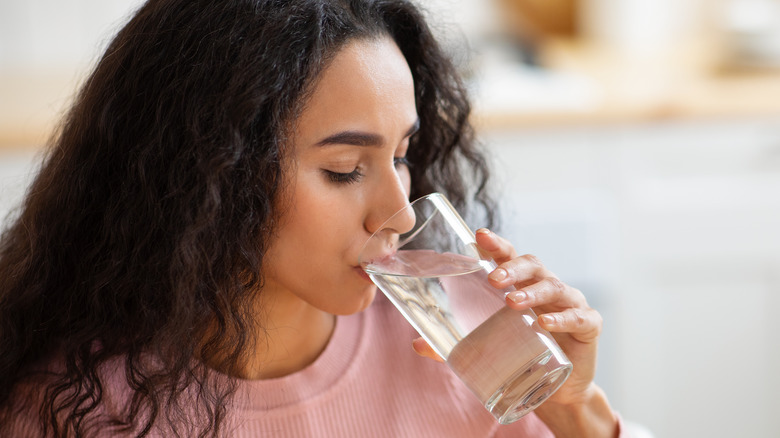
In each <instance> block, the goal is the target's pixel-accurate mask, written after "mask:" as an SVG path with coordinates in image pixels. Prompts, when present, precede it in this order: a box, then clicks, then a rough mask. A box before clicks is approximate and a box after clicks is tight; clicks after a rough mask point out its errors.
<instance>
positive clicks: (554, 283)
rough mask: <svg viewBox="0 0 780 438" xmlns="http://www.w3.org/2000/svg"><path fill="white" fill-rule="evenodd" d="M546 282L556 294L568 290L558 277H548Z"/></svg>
mask: <svg viewBox="0 0 780 438" xmlns="http://www.w3.org/2000/svg"><path fill="white" fill-rule="evenodd" d="M546 281H547V283H548V284H549V285H550V288H551V289H552V290H553V291H554V292H563V291H565V290H566V285H565V284H564V283H563V282H562V281H561V280H559V279H558V278H556V277H547V278H546Z"/></svg>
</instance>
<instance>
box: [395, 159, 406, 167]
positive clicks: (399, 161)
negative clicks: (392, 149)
mask: <svg viewBox="0 0 780 438" xmlns="http://www.w3.org/2000/svg"><path fill="white" fill-rule="evenodd" d="M393 165H395V167H398V166H405V167H409V166H410V164H409V160H408V159H407V158H406V157H395V158H393Z"/></svg>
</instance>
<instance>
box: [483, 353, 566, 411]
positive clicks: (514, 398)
mask: <svg viewBox="0 0 780 438" xmlns="http://www.w3.org/2000/svg"><path fill="white" fill-rule="evenodd" d="M571 370H572V365H571V363H569V362H563V363H562V362H559V361H558V357H557V356H556V355H554V354H553V353H552V352H551V351H550V350H547V351H545V352H544V353H542V354H540V355H539V356H537V357H536V358H534V359H533V360H531V361H530V362H528V364H526V366H525V367H523V368H521V369H520V370H518V371H517V372H516V373H515V374H513V375H512V377H510V378H509V379H507V382H506V383H505V384H503V385H502V386H501V387H500V388H498V390H497V391H496V392H495V393H494V394H493V395H492V396H491V397H490V398H489V399H488V401H487V403H485V408H487V410H488V411H490V413H491V414H493V416H494V417H496V418H497V419H498V422H499V423H501V424H509V423H512V422H515V421H517V420H519V419H520V418H522V417H523V416H524V415H526V414H528V413H529V412H531V411H533V410H534V409H536V408H537V407H538V406H539V405H540V404H542V402H544V401H545V400H547V398H548V397H550V396H551V395H552V394H553V393H554V392H555V391H556V390H558V388H560V386H561V385H562V384H563V382H565V381H566V378H567V377H569V374H571Z"/></svg>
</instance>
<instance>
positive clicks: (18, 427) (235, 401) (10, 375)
mask: <svg viewBox="0 0 780 438" xmlns="http://www.w3.org/2000/svg"><path fill="white" fill-rule="evenodd" d="M468 115H469V106H468V103H467V100H466V97H465V93H464V91H463V88H462V87H461V85H460V83H459V82H458V80H457V77H456V75H455V73H454V71H453V68H452V66H451V65H450V64H449V62H448V61H447V59H446V58H445V57H444V56H443V54H442V52H441V50H440V49H439V48H438V46H437V45H436V42H435V41H434V39H433V37H432V36H431V34H430V31H429V30H428V28H427V27H426V25H425V23H424V21H423V19H422V18H421V16H420V14H419V12H418V11H417V10H416V9H415V8H414V7H413V6H412V5H411V4H409V3H407V2H406V1H403V0H392V1H371V0H352V1H346V0H342V1H337V0H333V1H327V0H319V1H314V0H285V1H272V0H235V1H229V2H206V1H192V0H150V1H149V2H148V3H147V4H145V5H144V6H143V7H141V8H140V9H139V11H138V12H137V13H136V14H135V16H134V17H133V18H132V19H131V21H130V22H129V23H128V24H127V25H126V26H125V27H124V28H123V29H122V30H121V31H120V32H119V34H118V35H117V37H116V38H115V39H114V41H113V42H112V43H111V44H110V46H109V48H108V49H107V51H106V53H105V55H104V56H103V58H102V59H101V60H100V62H99V63H98V65H97V67H96V69H95V71H94V72H93V74H92V75H91V76H90V78H89V79H88V80H87V82H86V84H85V85H84V88H83V89H82V91H81V93H80V95H79V96H78V99H77V101H76V102H75V104H74V106H73V108H72V109H71V111H70V113H69V114H68V116H67V118H66V120H65V121H64V123H63V125H62V126H61V129H60V132H59V134H58V136H57V138H56V141H55V145H54V148H53V149H52V150H51V152H50V154H49V156H48V158H47V159H46V160H45V162H44V164H43V166H42V168H41V171H40V174H39V175H38V177H37V179H36V180H35V182H34V183H33V185H32V187H31V188H30V191H29V193H28V196H27V198H26V200H25V202H24V204H23V206H22V209H21V211H20V213H19V216H18V218H17V219H16V220H15V221H14V222H13V223H12V224H11V226H10V227H9V229H8V230H7V231H6V232H5V234H4V235H3V238H2V243H1V244H0V350H1V351H2V352H3V354H2V355H0V412H1V414H0V415H1V416H0V424H1V426H0V432H2V433H0V434H3V433H5V434H7V435H11V436H16V435H22V436H38V435H43V436H117V435H120V436H121V435H127V436H144V435H152V436H240V434H247V435H251V436H258V435H259V436H469V437H471V436H544V434H548V435H549V434H550V433H551V432H554V433H556V435H558V436H567V435H568V436H615V435H616V434H618V433H619V421H618V419H617V416H616V414H614V413H613V412H612V410H611V409H610V407H609V405H608V403H607V400H606V398H605V396H604V395H603V393H602V392H601V390H599V389H598V388H597V387H596V386H595V385H594V384H593V383H592V379H593V371H594V368H595V356H596V341H597V338H598V334H599V332H600V317H599V316H598V314H597V313H596V312H595V311H593V310H592V309H590V308H589V307H588V306H587V303H586V302H585V299H584V298H583V297H582V294H580V293H579V292H578V291H576V290H575V289H573V288H571V287H569V286H566V285H565V284H563V283H561V282H560V281H559V280H557V279H556V278H555V277H554V275H553V274H552V273H550V272H548V271H547V270H545V269H544V267H543V266H542V265H541V264H540V263H538V262H537V261H536V260H535V259H534V258H533V257H531V256H523V257H518V256H517V254H516V253H515V251H514V249H513V248H512V247H511V245H509V244H508V243H507V242H506V241H504V240H503V239H501V238H500V237H498V236H496V235H495V234H493V233H491V232H489V231H487V230H481V231H480V232H479V233H478V236H479V243H480V245H481V246H482V247H483V248H484V249H485V250H486V251H488V252H489V253H491V254H492V255H493V256H494V257H495V258H496V259H497V261H498V262H499V263H501V267H500V268H499V269H497V270H496V271H495V272H493V273H492V274H491V279H492V280H491V281H492V282H493V284H494V285H495V286H496V287H505V286H507V285H509V284H516V285H517V286H519V287H520V292H517V293H515V294H512V295H510V297H509V298H508V301H507V302H508V305H510V306H511V307H514V308H526V307H534V308H535V309H536V310H537V311H538V312H539V313H540V315H541V316H540V324H542V325H543V326H544V327H545V328H547V329H548V330H550V331H551V332H553V333H554V334H555V336H556V338H557V339H558V341H559V343H560V344H561V346H562V348H563V349H564V350H565V352H566V353H567V355H568V356H569V358H570V359H572V361H573V362H574V365H575V368H574V373H573V374H572V376H571V377H570V378H569V380H568V381H567V382H566V384H565V385H564V386H563V387H562V388H561V389H560V390H559V391H558V392H557V393H556V394H555V395H554V396H553V397H552V398H551V399H550V400H549V401H548V402H547V403H545V404H544V405H542V406H541V407H540V408H538V409H537V410H536V411H535V413H534V414H531V415H529V416H527V417H525V418H523V419H521V420H520V421H518V422H516V423H513V424H512V425H509V426H498V425H497V423H495V421H494V420H493V419H492V417H491V416H490V414H488V413H487V411H485V410H484V409H483V408H482V407H481V406H480V403H479V402H478V401H477V400H476V398H475V397H473V396H471V395H470V394H469V393H468V391H467V390H466V389H465V388H464V387H463V386H462V385H461V384H460V383H459V382H457V381H456V379H455V378H454V377H453V376H452V374H451V373H449V371H448V369H447V368H446V366H444V365H442V364H439V363H436V362H435V361H430V360H426V359H422V358H419V357H417V356H416V355H414V354H412V353H411V350H412V349H411V348H409V345H408V342H409V339H411V338H410V336H412V331H411V329H410V328H409V326H408V324H406V323H405V321H403V319H402V318H401V317H400V316H398V314H397V312H395V311H394V310H393V308H392V306H390V305H389V304H388V303H387V302H386V301H385V300H384V299H383V298H380V297H377V298H376V300H374V298H375V293H376V289H375V287H374V286H373V285H372V284H370V282H368V281H366V280H365V277H364V276H363V275H361V273H360V270H359V268H358V265H357V251H359V249H360V247H361V245H362V243H363V242H365V240H366V239H367V238H368V236H369V235H370V234H371V233H372V232H373V231H375V230H376V228H377V227H378V226H379V225H380V224H381V223H382V222H383V221H384V219H387V218H388V217H389V216H390V215H391V214H392V213H393V212H395V211H396V210H398V209H399V208H401V207H402V206H403V205H405V203H406V202H408V200H409V198H410V197H412V198H416V197H418V196H420V195H423V194H426V193H429V192H432V191H441V192H444V193H446V194H447V195H448V197H449V198H450V199H451V200H452V201H453V203H454V204H455V206H456V207H457V208H459V209H460V210H462V211H463V210H466V209H467V208H469V207H478V206H481V208H482V210H481V212H482V213H481V215H482V216H484V217H485V218H487V220H488V222H489V220H490V218H492V210H491V203H490V202H489V200H488V198H487V195H486V193H485V182H486V179H487V170H486V166H485V163H484V160H483V158H482V156H481V155H480V153H479V152H478V151H477V149H476V148H475V146H474V144H473V141H472V135H471V128H470V126H469V124H468ZM464 175H465V176H464ZM477 214H480V211H477ZM337 315H338V316H337ZM404 333H408V336H405V334H404ZM414 348H415V350H417V351H418V352H419V353H420V354H422V355H427V356H431V357H433V356H435V355H434V354H433V353H432V352H431V350H430V348H429V347H428V346H427V345H425V343H424V342H422V341H421V340H419V339H417V340H415V341H414Z"/></svg>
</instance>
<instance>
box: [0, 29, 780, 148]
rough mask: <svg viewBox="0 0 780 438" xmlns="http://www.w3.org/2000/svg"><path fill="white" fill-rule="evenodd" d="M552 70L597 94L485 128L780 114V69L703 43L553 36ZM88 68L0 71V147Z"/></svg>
mask: <svg viewBox="0 0 780 438" xmlns="http://www.w3.org/2000/svg"><path fill="white" fill-rule="evenodd" d="M543 59H544V62H545V64H546V65H547V66H549V68H551V69H552V71H559V72H566V73H570V74H576V75H580V76H582V77H583V78H587V79H588V80H589V82H590V83H591V84H592V86H593V89H594V90H593V91H594V93H595V94H596V95H597V96H598V99H597V100H596V101H594V102H593V103H592V104H591V105H589V106H587V107H580V108H566V107H560V108H558V107H546V108H541V109H528V108H518V109H512V108H507V107H506V106H502V107H500V108H493V107H491V106H490V105H486V106H481V107H478V108H479V109H478V111H476V112H475V116H474V117H475V123H476V125H477V127H478V128H480V129H514V128H526V127H537V126H566V125H582V124H615V123H636V122H640V123H641V122H646V121H654V120H686V119H708V118H710V119H712V118H740V117H774V116H778V120H780V70H763V71H762V70H747V69H724V68H714V67H712V61H711V59H712V56H711V52H709V51H707V50H701V49H700V48H699V49H697V48H693V49H691V48H687V49H680V50H679V51H678V52H677V53H667V54H664V55H659V56H642V57H634V58H633V59H632V58H629V57H627V56H625V55H618V54H616V53H615V52H614V51H612V50H609V49H606V48H604V47H598V46H595V45H587V44H584V43H579V42H571V41H558V42H553V43H550V44H549V45H548V46H547V47H546V49H545V51H544V54H543ZM82 78H83V75H79V74H75V73H72V72H70V73H63V72H62V71H59V72H57V71H46V72H37V73H35V74H22V73H17V74H13V73H2V72H0V148H6V149H7V148H14V147H39V146H40V145H41V144H44V143H45V142H46V140H47V139H48V137H49V136H50V135H51V133H52V131H53V129H54V127H55V126H56V123H57V122H58V121H59V119H60V118H61V115H62V113H63V111H64V110H65V108H67V106H68V104H69V103H70V102H71V100H72V97H73V95H74V94H75V92H76V90H77V88H78V86H79V84H80V83H81V80H82Z"/></svg>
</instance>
